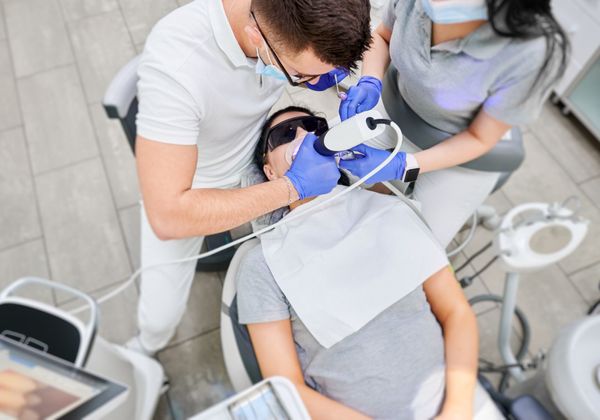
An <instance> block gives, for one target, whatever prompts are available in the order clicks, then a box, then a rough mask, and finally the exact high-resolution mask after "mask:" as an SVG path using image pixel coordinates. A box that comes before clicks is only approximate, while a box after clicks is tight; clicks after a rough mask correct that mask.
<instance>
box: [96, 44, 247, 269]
mask: <svg viewBox="0 0 600 420" xmlns="http://www.w3.org/2000/svg"><path fill="white" fill-rule="evenodd" d="M140 57H141V56H139V55H138V56H136V57H134V58H133V59H132V60H131V61H129V62H128V63H127V64H125V66H123V67H122V68H121V69H120V70H119V71H118V73H117V74H116V75H115V77H114V78H113V79H112V80H111V82H110V84H109V85H108V88H107V89H106V92H105V93H104V98H103V99H102V106H103V107H104V110H105V112H106V115H107V116H108V118H110V119H117V120H119V122H120V123H121V127H122V128H123V132H124V133H125V136H126V137H127V141H128V143H129V147H130V148H131V151H132V152H133V154H134V155H135V139H136V134H137V128H136V125H135V119H136V116H137V113H138V100H137V82H138V75H137V68H138V66H139V64H140ZM231 241H232V238H231V233H230V232H223V233H218V234H215V235H208V236H206V237H205V238H204V246H205V247H206V251H211V250H213V249H215V248H218V247H219V246H221V245H225V244H227V243H229V242H231ZM234 252H235V251H234V250H233V249H232V248H230V249H227V250H225V251H223V252H219V253H217V254H215V255H212V256H210V257H208V258H203V259H201V260H198V263H197V264H196V271H202V272H207V271H224V270H226V269H227V266H228V265H229V262H230V261H231V258H233V254H234Z"/></svg>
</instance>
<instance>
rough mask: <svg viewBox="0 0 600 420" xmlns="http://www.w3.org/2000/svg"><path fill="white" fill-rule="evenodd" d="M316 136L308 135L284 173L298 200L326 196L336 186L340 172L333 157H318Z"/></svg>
mask: <svg viewBox="0 0 600 420" xmlns="http://www.w3.org/2000/svg"><path fill="white" fill-rule="evenodd" d="M316 140H317V136H315V135H314V134H313V133H308V134H307V135H306V137H304V140H303V141H302V144H301V145H300V149H298V154H297V155H296V158H295V159H294V161H293V162H292V166H291V167H290V169H289V170H288V171H287V172H286V173H285V176H287V177H288V178H289V179H290V181H292V184H293V185H294V188H296V191H298V196H299V197H300V200H303V199H305V198H307V197H314V196H316V195H321V194H327V193H328V192H330V191H331V190H333V188H334V187H335V186H336V185H337V182H338V179H340V171H339V169H338V167H337V165H336V163H335V158H334V157H333V156H323V155H320V154H319V153H318V152H317V151H316V150H315V146H314V144H315V141H316Z"/></svg>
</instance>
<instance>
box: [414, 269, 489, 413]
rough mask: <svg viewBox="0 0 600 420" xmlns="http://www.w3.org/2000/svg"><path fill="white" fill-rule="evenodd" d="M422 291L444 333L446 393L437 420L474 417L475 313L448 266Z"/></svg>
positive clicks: (425, 285) (476, 339)
mask: <svg viewBox="0 0 600 420" xmlns="http://www.w3.org/2000/svg"><path fill="white" fill-rule="evenodd" d="M423 289H424V291H425V295H426V297H427V301H428V302H429V305H430V306H431V310H432V312H433V314H434V315H435V317H436V318H437V320H438V322H439V323H440V325H441V327H442V332H443V334H444V348H445V359H446V393H445V399H444V404H443V405H442V411H441V412H440V414H439V415H438V417H437V419H444V420H445V419H448V420H450V419H470V418H473V400H474V395H475V385H476V383H477V360H478V352H479V350H478V342H479V339H478V333H477V320H476V318H475V314H474V313H473V310H472V309H471V307H470V306H469V303H468V302H467V299H466V298H465V296H464V294H463V292H462V290H461V289H460V286H459V283H458V282H457V281H456V278H455V277H454V274H453V273H452V270H451V269H450V268H449V267H445V268H444V269H442V270H440V271H438V272H437V273H435V274H434V275H433V276H431V277H430V278H429V279H428V280H427V281H426V282H425V283H424V285H423Z"/></svg>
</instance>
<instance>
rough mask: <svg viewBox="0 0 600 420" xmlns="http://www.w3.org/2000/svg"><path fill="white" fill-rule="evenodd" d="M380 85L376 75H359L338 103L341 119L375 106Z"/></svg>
mask: <svg viewBox="0 0 600 420" xmlns="http://www.w3.org/2000/svg"><path fill="white" fill-rule="evenodd" d="M381 87H382V84H381V80H379V79H377V78H376V77H371V76H363V77H361V78H360V79H359V80H358V83H357V84H356V85H355V86H352V87H351V88H350V89H348V97H347V98H346V99H344V100H343V101H342V102H341V103H340V118H341V119H342V121H344V120H346V119H348V118H350V117H353V116H354V115H356V114H358V113H361V112H364V111H368V110H370V109H373V108H375V105H377V102H379V98H380V97H381Z"/></svg>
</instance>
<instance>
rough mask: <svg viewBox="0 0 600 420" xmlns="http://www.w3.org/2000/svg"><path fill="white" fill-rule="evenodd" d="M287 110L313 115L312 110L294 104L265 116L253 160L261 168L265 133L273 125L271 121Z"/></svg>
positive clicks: (265, 139)
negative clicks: (267, 116)
mask: <svg viewBox="0 0 600 420" xmlns="http://www.w3.org/2000/svg"><path fill="white" fill-rule="evenodd" d="M288 112H301V113H303V114H308V115H312V116H315V113H314V112H312V111H311V110H310V109H308V108H304V107H301V106H295V105H290V106H288V107H285V108H283V109H280V110H279V111H275V112H274V113H273V114H272V115H271V116H269V118H267V120H266V121H265V123H264V124H263V126H262V129H261V130H260V137H259V138H258V144H257V145H256V149H254V162H256V164H257V165H258V167H259V168H261V169H262V167H263V165H264V164H265V161H264V156H263V152H264V150H265V142H266V141H267V133H268V132H269V129H270V128H271V126H272V125H273V121H275V119H276V118H277V117H279V116H280V115H283V114H286V113H288Z"/></svg>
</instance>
